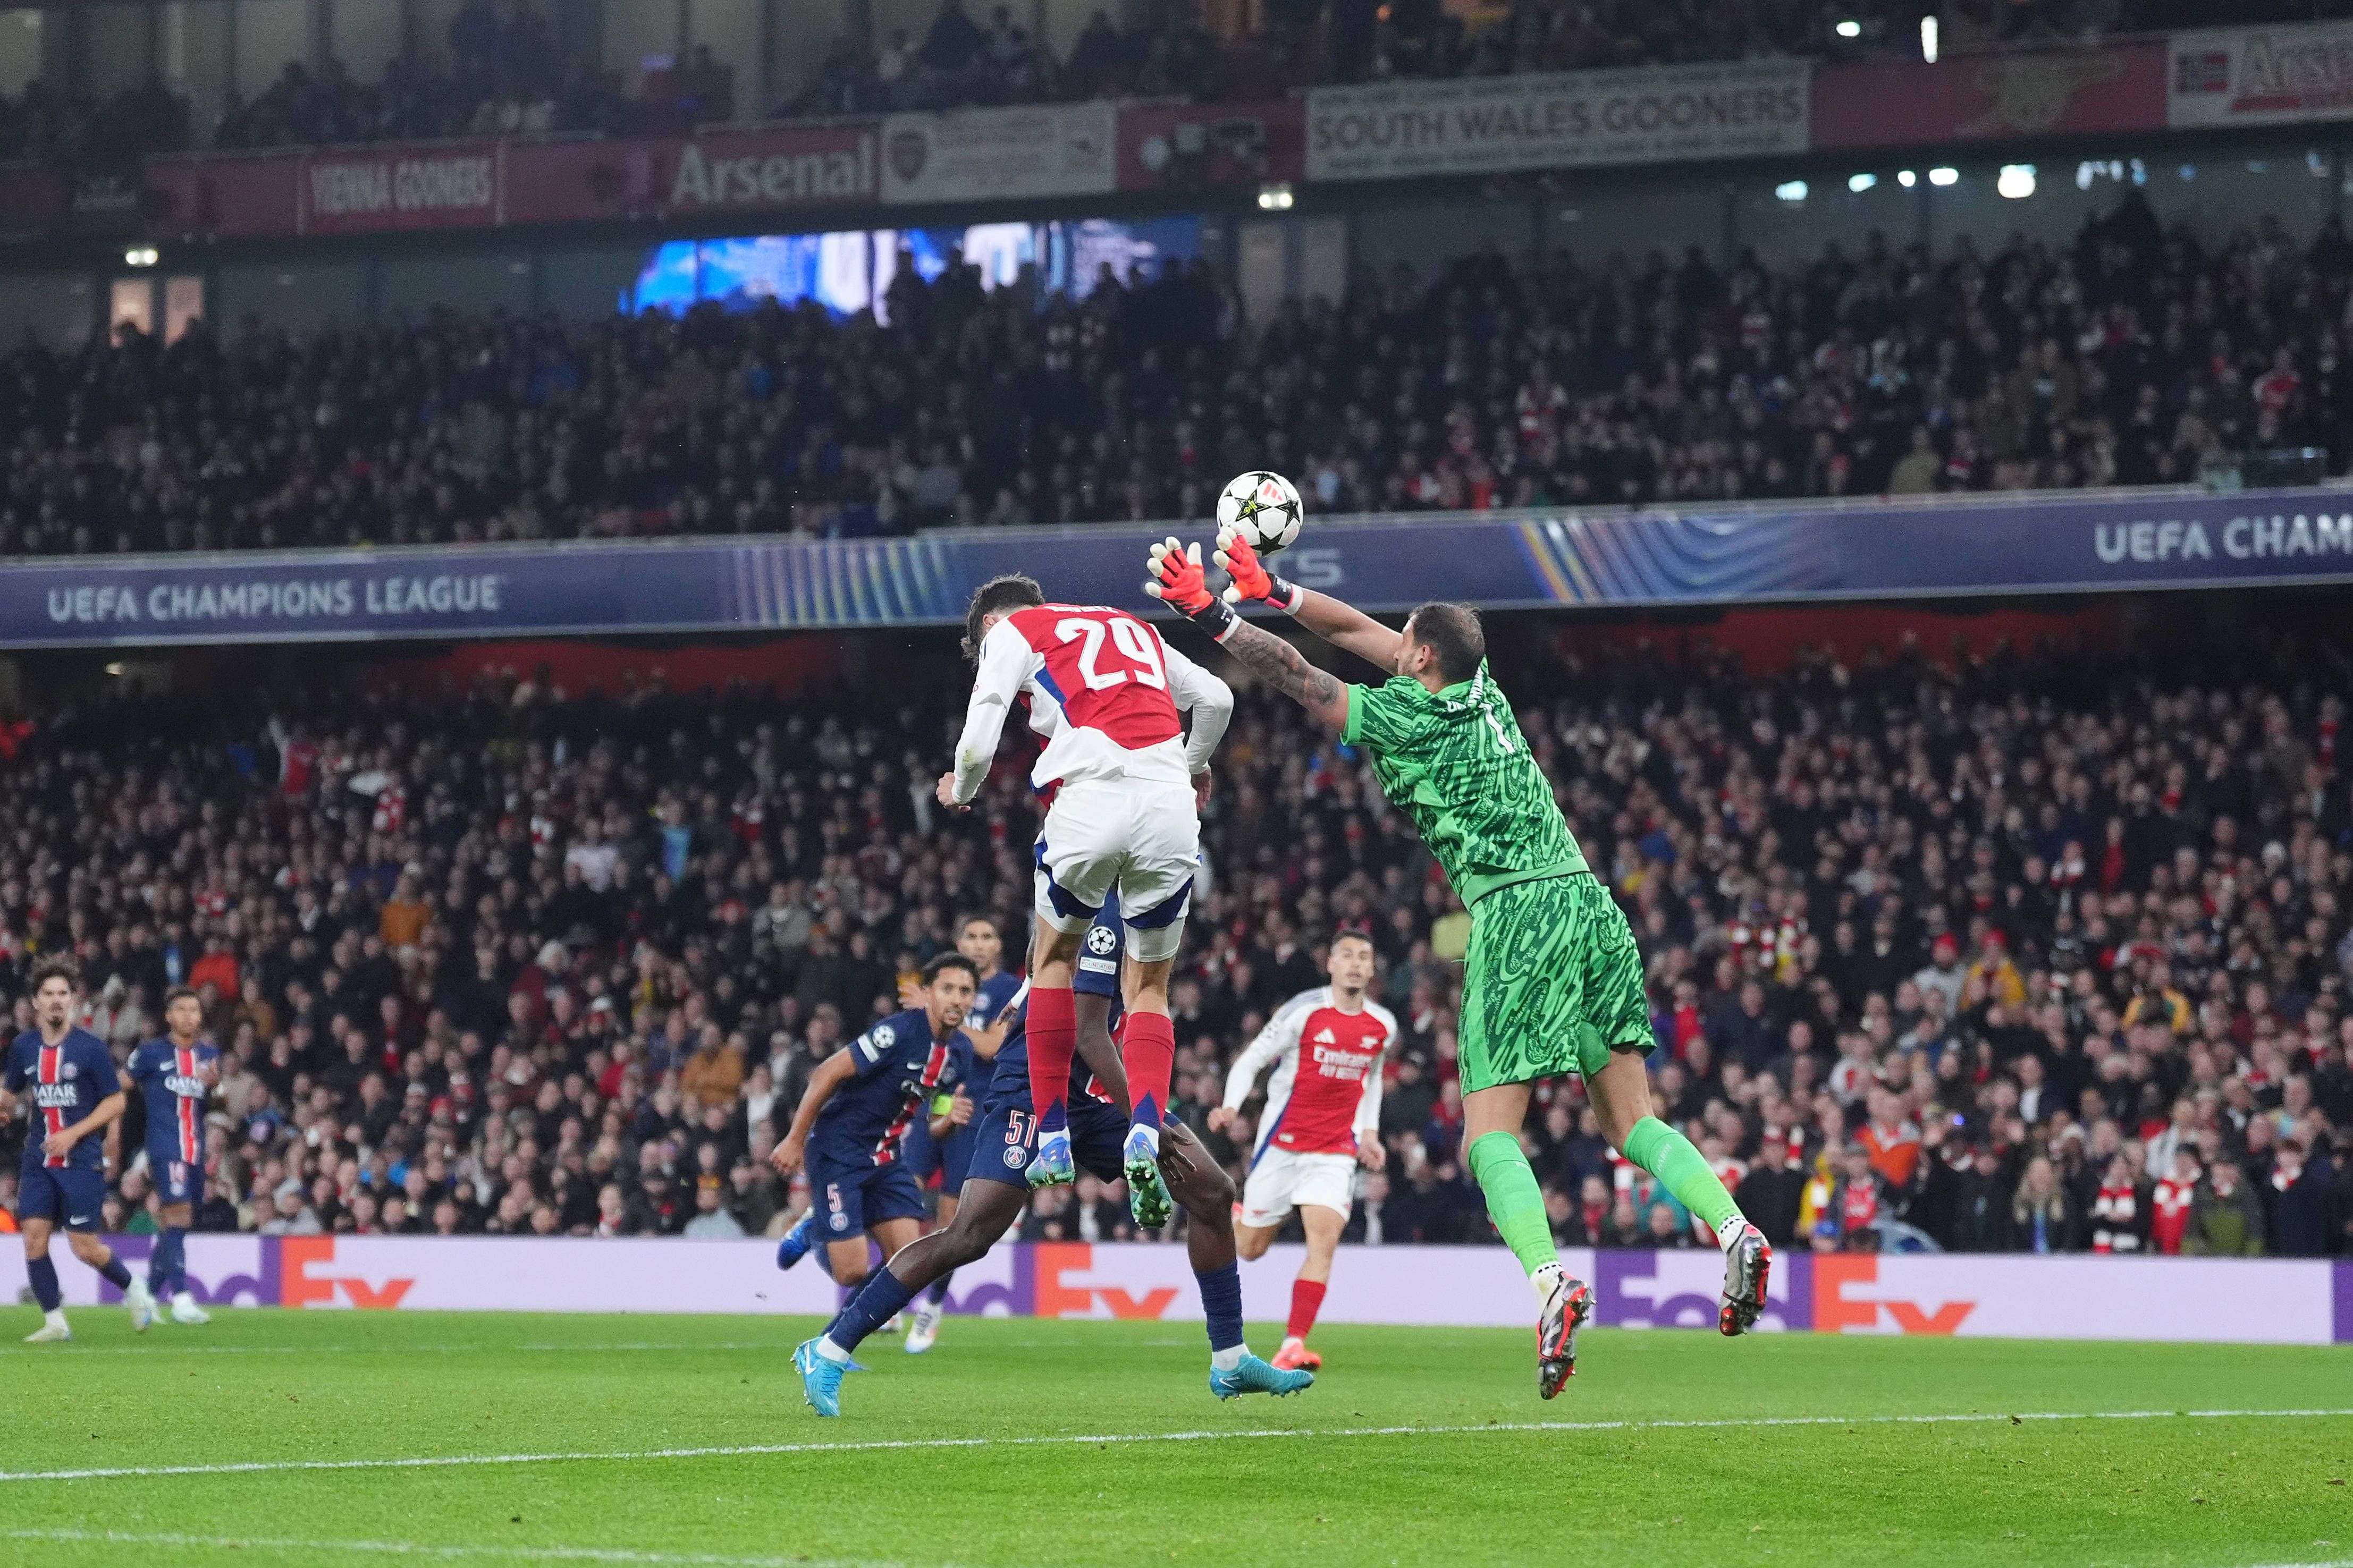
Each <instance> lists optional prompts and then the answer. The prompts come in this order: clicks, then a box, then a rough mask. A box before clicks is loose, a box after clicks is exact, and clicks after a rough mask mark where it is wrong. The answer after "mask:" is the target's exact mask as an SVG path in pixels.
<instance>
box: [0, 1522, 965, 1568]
mask: <svg viewBox="0 0 2353 1568" xmlns="http://www.w3.org/2000/svg"><path fill="white" fill-rule="evenodd" d="M0 1541H41V1542H52V1543H56V1544H60V1545H79V1544H90V1545H107V1546H216V1547H222V1548H225V1549H228V1550H233V1551H237V1550H241V1551H260V1552H302V1553H304V1554H306V1555H308V1554H311V1553H316V1552H350V1553H353V1555H369V1554H374V1555H378V1556H390V1557H427V1558H437V1559H451V1560H460V1561H462V1560H463V1559H466V1558H470V1557H492V1558H499V1559H521V1560H522V1561H524V1562H529V1563H545V1562H564V1563H625V1564H630V1565H632V1568H907V1565H906V1564H904V1563H891V1562H882V1561H877V1560H874V1559H871V1558H863V1557H731V1556H726V1555H723V1554H720V1553H716V1552H632V1551H630V1550H628V1548H626V1547H618V1546H506V1545H496V1546H493V1545H490V1544H487V1543H485V1544H482V1545H475V1546H459V1545H447V1546H445V1545H438V1544H436V1543H434V1542H424V1541H293V1540H287V1539H285V1538H282V1537H277V1536H264V1535H185V1534H180V1533H177V1532H172V1533H147V1534H142V1533H135V1532H133V1531H124V1530H0ZM943 1568H955V1564H953V1563H949V1564H944V1565H943Z"/></svg>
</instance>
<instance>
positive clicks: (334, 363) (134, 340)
mask: <svg viewBox="0 0 2353 1568" xmlns="http://www.w3.org/2000/svg"><path fill="white" fill-rule="evenodd" d="M2348 310H2353V244H2348V240H2347V237H2346V236H2345V234H2344V232H2343V231H2342V229H2341V228H2339V227H2337V226H2335V225H2334V223H2332V224H2331V225H2330V226H2328V227H2327V229H2325V230H2324V231H2323V232H2322V233H2321V234H2320V235H2319V237H2317V238H2316V241H2315V242H2314V243H2313V244H2311V245H2310V246H2299V245H2297V244H2295V243H2294V242H2293V241H2291V240H2290V239H2289V237H2287V236H2286V235H2285V234H2284V231H2283V230H2282V229H2281V228H2280V227H2279V226H2277V225H2276V224H2272V223H2266V224H2265V225H2264V226H2263V227H2262V228H2260V229H2259V230H2256V231H2253V232H2242V233H2241V234H2240V235H2238V236H2237V237H2235V238H2233V239H2232V240H2231V241H2229V242H2228V243H2226V244H2223V245H2221V246H2219V247H2213V248H2211V249H2210V248H2207V247H2201V246H2200V244H2199V243H2198V242H2197V241H2196V240H2195V239H2194V238H2192V237H2190V236H2189V235H2188V234H2186V233H2183V232H2179V231H2175V232H2171V233H2168V232H2165V231H2164V230H2162V229H2161V227H2160V225H2159V223H2158V218H2157V216H2156V215H2155V214H2154V213H2153V212H2152V211H2151V210H2150V208H2149V207H2148V206H2147V205H2146V203H2145V202H2143V201H2142V200H2141V199H2140V197H2139V195H2138V193H2137V192H2135V193H2132V194H2131V195H2128V196H2127V198H2126V201H2125V203H2124V205H2123V206H2122V207H2121V209H2120V210H2119V211H2118V212H2117V213H2116V215H2114V216H2112V217H2110V218H2108V219H2105V220H2104V221H2102V222H2100V223H2097V224H2094V225H2093V226H2088V227H2087V228H2086V230H2085V232H2084V235H2083V237H2082V238H2081V240H2080V242H2079V243H2077V244H2076V245H2074V246H2073V247H2067V248H2053V247H2045V246H2042V245H2039V244H2021V245H2019V246H2017V247H2013V248H2010V249H2006V250H2004V251H2001V252H1999V253H1995V254H1984V253H1980V252H1979V251H1978V250H1977V249H1976V248H1975V247H1972V246H1971V245H1970V244H1969V243H1968V241H1966V240H1963V241H1960V242H1958V243H1957V245H1956V247H1955V248H1954V249H1953V250H1952V251H1951V252H1950V253H1949V254H1947V255H1946V256H1945V257H1943V258H1933V259H1932V258H1930V257H1928V256H1926V254H1923V253H1920V252H1917V251H1905V252H1899V251H1894V250H1892V249H1888V248H1885V247H1881V246H1878V245H1875V244H1874V245H1872V246H1869V247H1866V248H1864V249H1863V250H1862V251H1861V252H1860V253H1858V254H1853V255H1848V254H1843V253H1841V252H1839V251H1837V250H1835V249H1833V250H1832V251H1831V252H1830V253H1828V254H1826V255H1825V256H1824V257H1823V258H1821V259H1820V260H1819V261H1817V262H1816V263H1815V264H1813V265H1812V266H1810V267H1806V268H1798V269H1794V270H1789V271H1783V272H1774V271H1768V270H1767V269H1766V268H1763V267H1761V266H1759V265H1757V263H1756V261H1755V260H1754V258H1746V259H1744V260H1743V261H1742V262H1741V263H1740V265H1738V266H1736V267H1735V268H1732V269H1731V270H1730V271H1728V272H1726V271H1724V270H1720V269H1719V268H1715V267H1714V266H1712V265H1711V264H1710V263H1709V262H1708V261H1707V260H1706V259H1705V258H1703V257H1701V256H1700V255H1699V254H1698V253H1697V252H1696V251H1694V252H1693V253H1691V254H1690V255H1688V256H1687V257H1686V258H1684V259H1683V262H1682V263H1681V264H1679V265H1678V264H1672V263H1671V262H1669V261H1668V260H1667V259H1666V258H1664V257H1662V256H1660V255H1658V254H1655V253H1654V254H1652V255H1651V256H1650V257H1649V258H1646V259H1643V260H1641V261H1627V260H1623V259H1620V258H1611V259H1608V260H1599V261H1592V262H1585V261H1580V260H1578V259H1576V258H1570V257H1568V256H1567V255H1560V254H1556V255H1554V256H1551V257H1548V258H1545V259H1543V260H1542V261H1540V262H1537V263H1535V264H1533V265H1530V266H1526V267H1520V268H1514V267H1512V266H1509V265H1507V264H1506V263H1505V262H1504V260H1503V259H1502V258H1499V257H1495V256H1493V255H1490V256H1487V257H1484V258H1471V259H1469V260H1466V261H1464V262H1462V263H1461V264H1458V265H1457V266H1456V267H1454V268H1451V270H1450V271H1449V272H1448V273H1447V274H1446V275H1445V276H1443V277H1441V278H1440V279H1437V280H1436V281H1435V282H1434V283H1432V284H1429V285H1424V284H1423V283H1421V282H1419V280H1417V279H1414V278H1412V277H1410V276H1409V275H1406V274H1405V273H1403V272H1399V273H1398V275H1397V276H1394V277H1392V278H1390V279H1386V280H1383V281H1381V282H1379V283H1378V284H1375V283H1373V282H1370V281H1367V282H1366V284H1365V285H1364V286H1363V287H1361V288H1359V289H1357V290H1356V293H1355V294H1354V295H1353V296H1352V298H1351V299H1350V300H1348V301H1347V302H1346V303H1345V305H1344V306H1342V307H1339V308H1336V309H1335V308H1330V307H1327V306H1324V305H1323V304H1320V303H1317V304H1311V305H1308V306H1305V307H1298V306H1295V305H1292V306H1286V307H1285V308H1284V309H1283V310H1282V311H1281V312H1280V313H1279V314H1278V315H1276V316H1275V317H1274V318H1273V319H1272V320H1271V321H1268V322H1267V323H1266V324H1265V325H1264V326H1263V328H1262V329H1253V328H1250V327H1249V326H1247V325H1246V324H1245V323H1244V321H1243V319H1242V312H1241V310H1240V302H1239V299H1238V297H1237V296H1236V295H1235V294H1234V293H1233V291H1232V289H1231V288H1230V286H1229V283H1228V282H1227V281H1226V280H1225V279H1220V278H1219V276H1217V275H1216V274H1215V273H1214V272H1213V271H1211V269H1209V268H1208V267H1207V265H1206V264H1202V263H1198V262H1197V263H1194V264H1191V265H1190V266H1187V267H1177V266H1175V265H1173V264H1172V266H1171V267H1169V268H1167V269H1166V270H1165V271H1164V272H1162V273H1161V274H1160V275H1159V276H1157V277H1154V278H1149V279H1145V278H1138V279H1134V280H1133V283H1132V286H1124V285H1122V284H1120V283H1118V282H1117V281H1116V280H1113V279H1110V278H1109V277H1108V276H1106V277H1105V278H1104V279H1103V280H1102V281H1101V282H1100V283H1099V285H1098V286H1097V287H1096V289H1094V291H1093V292H1092V294H1090V295H1089V296H1088V297H1087V298H1086V299H1084V300H1078V301H1074V300H1069V299H1066V298H1062V297H1059V296H1057V297H1053V298H1050V299H1046V300H1039V298H1038V296H1037V294H1036V291H1035V290H1034V289H1031V288H1029V287H1027V286H1026V285H1024V284H1017V285H1015V286H1011V287H1008V288H1006V289H998V290H996V291H994V292H987V291H984V290H983V289H982V287H981V284H980V281H979V278H978V275H977V271H976V268H972V267H971V266H969V265H967V264H963V263H960V262H959V263H953V264H952V265H951V266H950V268H949V269H948V270H947V271H945V272H944V273H943V274H942V275H941V276H940V278H939V279H937V280H936V281H934V282H931V283H925V282H924V281H923V279H922V278H921V277H920V276H919V275H918V273H917V272H916V270H915V268H914V267H913V264H912V263H908V264H906V265H902V268H900V270H899V271H898V273H897V276H896V278H895V279H894V280H893V281H892V284H891V287H890V289H889V292H888V295H887V298H886V300H885V311H884V313H885V314H886V315H887V317H888V320H889V322H890V324H889V325H888V326H881V325H878V324H876V322H875V321H873V320H872V319H871V318H870V317H868V316H864V315H861V316H860V317H858V318H855V319H852V320H850V321H845V322H836V321H833V320H832V319H831V318H830V317H828V315H827V314H826V313H825V312H824V311H823V310H821V309H819V308H818V307H815V306H813V305H809V306H803V307H801V308H800V309H798V310H794V311H791V312H787V311H786V310H782V309H780V308H778V307H777V306H776V305H775V304H774V303H773V302H771V303H769V304H766V305H764V306H762V307H760V308H758V309H755V310H751V311H748V312H745V313H741V314H733V315H730V314H726V313H723V312H722V311H721V310H719V309H718V308H717V307H715V306H703V307H699V308H698V309H697V310H695V311H694V312H692V313H691V314H690V315H689V316H687V317H686V318H685V319H683V320H680V319H673V318H670V317H668V316H663V315H658V314H650V313H649V315H647V316H644V317H640V318H638V319H634V320H631V319H624V318H614V319H610V320H607V321H600V322H596V323H593V324H581V323H573V324H565V323H561V322H557V321H553V320H547V319H541V320H529V321H526V320H519V319H513V318H508V317H493V318H489V319H466V318H460V317H457V316H452V315H441V316H436V317H435V318H434V319H432V320H431V321H427V322H426V323H424V324H422V325H420V326H417V327H415V328H403V329H399V330H392V329H381V330H367V331H339V332H328V333H324V334H322V335H319V336H316V337H311V338H307V339H296V338H292V337H289V336H287V335H285V334H283V333H281V332H278V331H263V330H259V329H255V330H252V331H246V332H243V333H241V334H238V335H237V336H235V337H234V338H231V339H226V340H224V339H220V338H216V337H214V336H212V335H209V334H207V333H206V332H204V331H192V332H190V333H189V334H188V335H187V336H185V337H184V338H183V339H181V340H180V341H179V342H176V343H174V344H173V345H171V346H170V347H168V348H166V347H164V346H163V345H162V344H160V343H158V342H154V341H152V340H148V339H143V338H138V337H136V336H130V337H127V338H126V340H125V341H124V342H122V343H121V345H120V346H116V347H98V346H93V347H91V348H90V349H88V350H86V351H83V352H81V353H58V352H56V351H52V350H49V349H47V348H44V347H40V346H37V345H35V346H26V347H23V348H20V349H18V350H17V351H16V353H13V354H11V355H9V356H8V357H7V358H5V360H0V425H5V426H6V427H7V428H9V429H10V430H12V431H13V432H15V436H14V438H13V439H12V440H10V441H9V442H8V443H7V444H6V446H5V449H0V555H33V554H86V553H107V552H121V551H157V550H163V551H177V550H191V549H193V550H219V549H235V548H248V547H259V546H300V545H345V544H357V543H363V542H369V543H440V542H470V541H478V540H501V539H539V538H551V537H573V536H596V537H605V536H616V535H638V534H725V533H731V532H753V533H791V532H801V533H810V534H820V535H826V536H841V535H857V534H866V533H874V532H903V531H909V530H911V529H913V528H917V527H923V526H931V525H939V524H947V523H963V524H973V525H982V524H1012V523H1025V522H1032V521H1039V522H1071V521H1098V520H1113V519H1130V520H1148V519H1156V518H1163V517H1175V516H1184V517H1198V516H1202V515H1205V514H1206V513H1207V511H1208V506H1209V501H1210V499H1211V498H1212V497H1213V495H1214V494H1215V490H1216V487H1217V486H1218V485H1219V483H1221V482H1222V481H1223V479H1224V478H1225V477H1226V476H1228V475H1229V474H1232V473H1234V472H1237V471H1240V470H1241V469H1244V468H1257V467H1271V468H1277V469H1280V470H1282V471H1285V472H1288V473H1290V474H1292V475H1293V476H1294V477H1295V478H1296V479H1298V480H1299V481H1300V483H1301V485H1302V488H1303V489H1304V490H1305V491H1307V492H1308V500H1309V502H1310V505H1311V506H1313V507H1314V508H1315V509H1317V510H1323V511H1409V510H1452V509H1459V508H1483V507H1493V506H1505V505H1514V506H1521V505H1544V504H1561V503H1567V504H1599V503H1636V504H1641V503H1650V502H1693V501H1704V500H1730V499H1735V498H1773V497H1803V496H1836V495H1852V494H1873V493H1878V492H1882V491H1889V490H1893V491H1896V492H1923V491H1930V490H1983V489H2068V488H2073V487H2077V486H2102V485H2115V484H2143V483H2150V482H2158V481H2170V480H2185V479H2195V478H2197V477H2198V475H2199V474H2200V470H2201V469H2202V468H2205V467H2206V466H2208V465H2210V464H2213V463H2217V462H2220V461H2221V460H2223V459H2224V458H2226V457H2227V456H2229V455H2232V454H2236V453H2239V452H2242V451H2244V450H2249V449H2266V448H2273V447H2301V446H2311V447H2320V448H2323V449H2326V450H2327V452H2329V453H2330V454H2332V457H2331V462H2332V463H2333V465H2334V468H2333V469H2332V471H2337V472H2341V471H2343V470H2344V468H2345V464H2346V459H2347V455H2348V448H2353V441H2348V438H2347V432H2348V425H2353V360H2348V342H2353V335H2348V334H2353V325H2348Z"/></svg>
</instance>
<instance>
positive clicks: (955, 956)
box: [923, 952, 980, 985]
mask: <svg viewBox="0 0 2353 1568" xmlns="http://www.w3.org/2000/svg"><path fill="white" fill-rule="evenodd" d="M951 969H961V970H963V971H964V972H965V974H966V975H967V976H969V977H970V978H971V980H972V983H973V984H975V985H978V984H980V965H978V964H977V963H974V962H973V961H972V960H971V959H969V958H966V957H965V955H964V954H963V953H960V952H943V953H940V954H938V955H936V956H935V957H934V958H933V960H932V961H931V962H930V963H926V964H925V965H923V984H926V985H929V984H931V983H932V982H933V981H934V980H937V979H938V978H939V977H940V976H941V975H942V974H943V973H945V972H946V971H948V970H951Z"/></svg>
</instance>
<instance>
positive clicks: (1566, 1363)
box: [1536, 1274, 1593, 1399]
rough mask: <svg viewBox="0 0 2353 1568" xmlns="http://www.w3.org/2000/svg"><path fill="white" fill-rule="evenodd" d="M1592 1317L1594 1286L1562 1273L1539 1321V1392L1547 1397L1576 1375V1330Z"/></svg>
mask: <svg viewBox="0 0 2353 1568" xmlns="http://www.w3.org/2000/svg"><path fill="white" fill-rule="evenodd" d="M1591 1316H1593V1288H1592V1287H1591V1286H1589V1285H1588V1284H1587V1283H1586V1282H1585V1281H1584V1280H1582V1279H1573V1278H1571V1277H1570V1276H1569V1275H1567V1274H1563V1275H1562V1276H1561V1277H1560V1278H1559V1279H1556V1280H1554V1281H1553V1286H1552V1294H1551V1295H1550V1296H1548V1297H1546V1299H1545V1309H1544V1316H1543V1317H1542V1318H1540V1319H1539V1320H1537V1322H1536V1392H1537V1393H1538V1394H1542V1395H1544V1397H1546V1399H1550V1398H1552V1397H1553V1396H1554V1395H1556V1394H1558V1393H1559V1392H1560V1391H1561V1388H1562V1386H1563V1385H1564V1384H1567V1382H1568V1380H1569V1379H1570V1378H1572V1377H1574V1376H1576V1375H1577V1330H1579V1329H1581V1328H1583V1327H1584V1326H1585V1320H1586V1319H1588V1318H1589V1317H1591Z"/></svg>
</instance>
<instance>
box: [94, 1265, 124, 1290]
mask: <svg viewBox="0 0 2353 1568" xmlns="http://www.w3.org/2000/svg"><path fill="white" fill-rule="evenodd" d="M98 1273H99V1278H100V1279H104V1280H105V1281H106V1282H107V1283H108V1284H109V1285H111V1286H113V1287H114V1288H115V1289H118V1290H128V1289H131V1270H130V1269H128V1268H124V1267H123V1266H122V1259H121V1258H108V1259H107V1260H106V1261H105V1262H104V1263H103V1264H101V1265H100V1266H99V1270H98Z"/></svg>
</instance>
